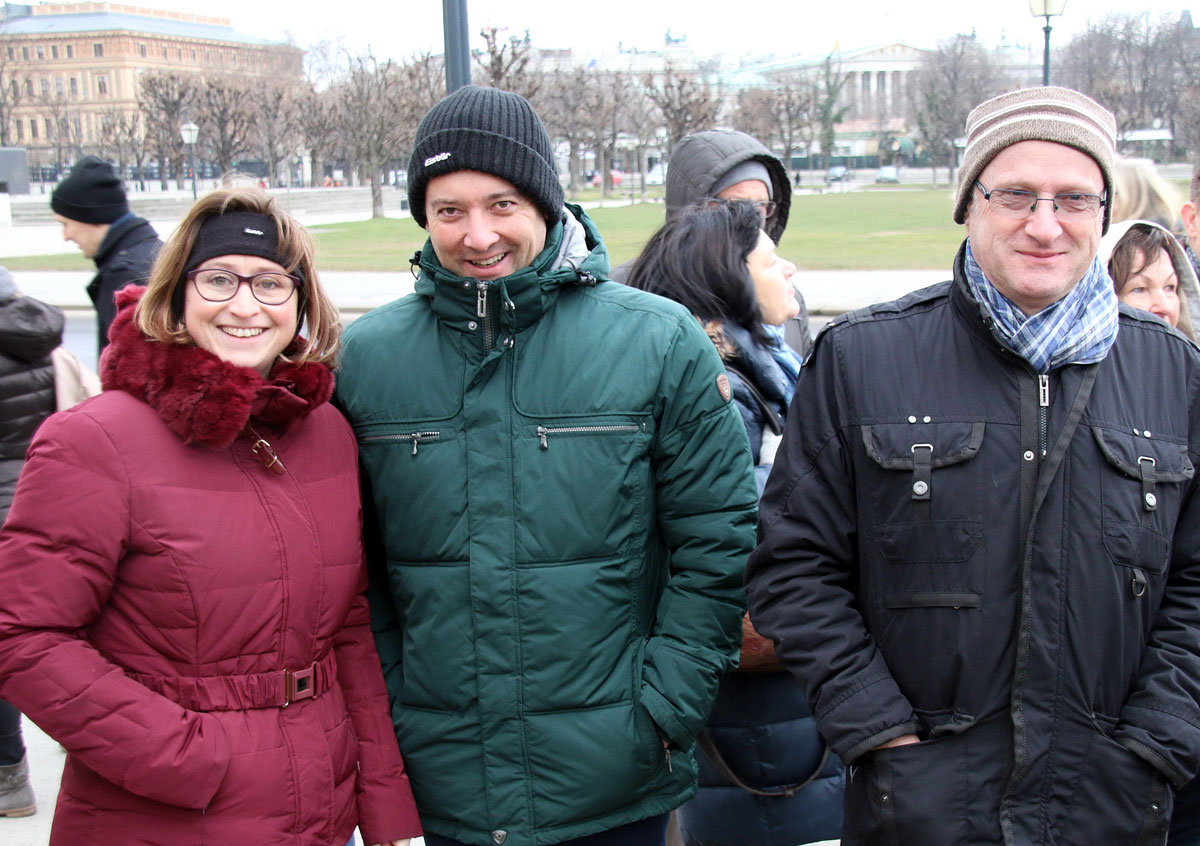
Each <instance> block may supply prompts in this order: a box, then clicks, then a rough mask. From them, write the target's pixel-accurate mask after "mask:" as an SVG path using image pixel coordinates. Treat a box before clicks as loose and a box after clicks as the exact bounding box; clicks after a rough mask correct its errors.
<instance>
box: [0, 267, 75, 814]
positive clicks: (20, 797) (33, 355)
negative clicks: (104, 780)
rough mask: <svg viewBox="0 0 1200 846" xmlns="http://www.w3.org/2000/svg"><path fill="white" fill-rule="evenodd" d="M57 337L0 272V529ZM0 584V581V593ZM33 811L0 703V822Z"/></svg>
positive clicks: (34, 303)
mask: <svg viewBox="0 0 1200 846" xmlns="http://www.w3.org/2000/svg"><path fill="white" fill-rule="evenodd" d="M62 332H63V313H62V311H60V310H59V309H57V308H55V307H54V306H52V305H47V304H46V303H43V302H41V301H40V300H35V299H34V298H33V297H25V296H22V295H21V294H20V292H19V291H17V286H16V283H15V282H14V281H13V277H12V274H11V273H9V272H8V270H7V269H6V268H3V267H0V524H2V523H3V522H4V519H5V518H6V517H7V516H8V506H9V505H10V504H11V503H12V498H13V492H14V491H15V490H16V487H17V477H18V476H19V475H20V473H21V467H22V466H23V465H24V464H25V450H26V449H28V448H29V442H30V441H31V440H32V439H33V433H34V431H35V430H36V429H37V427H38V426H39V425H40V424H41V422H42V421H43V420H45V419H46V418H47V417H49V416H50V415H51V414H53V413H54V365H53V364H52V363H51V361H50V353H51V352H52V351H53V350H54V348H55V347H57V346H58V345H59V344H61V343H62ZM3 585H4V582H3V580H0V589H3ZM36 810H37V803H36V802H35V801H34V795H33V787H32V785H31V784H30V782H29V765H28V762H27V761H26V757H25V744H24V742H23V741H22V739H21V714H20V712H19V711H17V709H16V708H14V707H13V706H12V705H10V704H9V703H8V702H5V701H4V700H2V699H0V817H27V816H29V815H30V814H32V813H34V812H35V811H36Z"/></svg>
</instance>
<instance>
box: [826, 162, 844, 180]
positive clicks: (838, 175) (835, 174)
mask: <svg viewBox="0 0 1200 846" xmlns="http://www.w3.org/2000/svg"><path fill="white" fill-rule="evenodd" d="M849 178H850V172H849V171H848V170H846V166H845V165H834V166H833V167H831V168H830V169H829V172H828V173H826V174H825V181H826V182H845V181H846V180H848V179H849Z"/></svg>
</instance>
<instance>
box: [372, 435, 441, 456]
mask: <svg viewBox="0 0 1200 846" xmlns="http://www.w3.org/2000/svg"><path fill="white" fill-rule="evenodd" d="M441 436H442V433H441V432H397V433H396V434H394V435H367V436H366V437H364V438H360V441H361V442H362V443H364V444H368V443H381V442H387V441H412V454H413V455H416V454H417V446H418V445H419V444H424V443H428V442H430V441H436V440H437V439H438V438H440V437H441Z"/></svg>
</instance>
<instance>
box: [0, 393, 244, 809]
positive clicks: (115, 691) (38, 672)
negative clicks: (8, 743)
mask: <svg viewBox="0 0 1200 846" xmlns="http://www.w3.org/2000/svg"><path fill="white" fill-rule="evenodd" d="M137 447H138V445H137V444H116V443H114V442H113V441H112V439H111V438H110V437H109V435H108V433H106V431H105V430H104V428H103V427H102V426H101V425H99V423H97V422H96V421H95V420H94V419H92V418H91V417H90V416H89V415H88V413H87V411H86V406H83V407H81V408H76V409H74V410H72V411H68V412H64V413H62V414H57V415H54V416H53V417H51V418H49V419H48V420H47V421H46V422H45V423H44V424H43V425H42V428H41V430H40V431H39V433H38V436H37V437H36V439H35V440H34V443H33V445H32V446H31V447H30V450H29V455H28V460H27V462H26V464H25V468H24V470H23V472H22V474H21V478H20V482H19V483H18V485H17V493H16V497H15V499H14V501H13V506H12V510H11V511H10V512H9V515H8V521H7V522H6V523H5V525H4V529H3V532H0V562H3V571H4V590H2V591H0V696H3V698H5V699H7V700H9V701H10V702H12V703H13V704H14V705H16V706H17V707H18V708H19V709H20V710H21V711H23V712H24V713H25V714H26V715H28V716H29V718H30V719H32V720H33V721H34V722H35V723H37V724H38V725H39V726H41V728H42V729H43V730H45V731H46V732H47V733H48V734H49V735H50V736H51V737H53V738H55V739H56V740H58V741H59V742H60V743H62V744H63V746H64V747H66V749H67V750H68V752H70V754H71V756H72V757H73V758H74V759H76V760H77V761H78V762H79V763H81V764H83V765H84V766H86V767H88V768H89V769H91V770H93V771H95V772H96V773H97V774H99V775H100V776H102V777H103V778H105V779H107V780H109V781H111V782H113V783H114V784H116V785H118V786H120V787H122V788H124V789H125V790H128V791H130V792H132V793H136V794H138V795H141V796H145V797H147V798H149V799H154V800H157V801H159V802H166V803H169V804H172V805H177V806H181V807H185V808H196V809H200V808H204V807H206V806H207V805H208V803H209V802H210V801H211V799H212V797H213V796H214V794H215V793H216V792H217V788H218V787H219V785H220V784H221V781H222V779H223V778H224V777H225V772H226V770H227V768H228V766H229V755H230V748H229V741H228V739H227V737H226V736H225V732H224V729H223V728H222V726H221V725H220V723H219V722H218V721H217V719H216V718H214V717H212V716H210V715H208V714H202V713H198V712H194V711H187V710H185V709H183V708H181V707H180V706H179V705H176V704H175V703H173V702H171V701H170V700H168V699H166V698H164V697H162V696H160V695H158V694H156V693H152V692H151V691H150V690H148V689H147V688H145V687H144V686H142V685H140V684H138V683H136V682H134V681H132V680H131V679H129V678H128V677H126V675H125V674H124V673H123V672H122V671H121V669H120V667H118V666H116V665H115V664H113V663H112V662H111V661H109V660H107V659H106V658H105V657H104V656H103V655H101V654H100V653H99V652H98V651H97V650H96V649H95V648H93V647H92V645H91V644H90V643H89V641H88V638H87V630H88V628H89V627H91V626H93V625H95V624H96V623H97V622H98V621H99V620H101V618H103V616H104V615H105V614H106V613H111V611H110V609H109V608H108V607H107V603H108V599H109V595H110V593H111V591H112V588H113V584H114V582H115V580H117V579H118V578H119V567H120V563H121V560H122V558H123V557H124V556H125V554H126V552H127V550H128V547H129V543H130V535H131V527H132V526H133V525H134V521H135V520H136V515H133V514H131V513H130V483H129V474H128V472H127V467H128V466H130V465H129V464H128V463H127V462H136V461H137V460H138V459H139V456H138V454H137ZM143 460H144V457H143Z"/></svg>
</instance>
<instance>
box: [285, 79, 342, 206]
mask: <svg viewBox="0 0 1200 846" xmlns="http://www.w3.org/2000/svg"><path fill="white" fill-rule="evenodd" d="M338 94H339V91H338V90H337V89H336V88H327V89H325V90H324V91H315V90H313V89H312V88H309V89H306V90H305V91H303V92H302V93H301V94H300V96H299V99H298V101H297V104H296V105H297V108H296V120H297V123H296V126H297V129H298V130H299V132H300V139H301V143H303V144H304V146H305V147H306V148H307V149H308V154H309V157H310V159H311V162H312V167H311V168H310V170H309V181H310V182H311V183H312V184H313V185H320V184H321V180H322V179H323V177H324V174H325V163H326V162H327V161H329V160H330V159H331V158H332V157H333V155H334V153H335V151H336V150H337V147H338V142H339V130H340V127H341V123H340V119H341V116H340V112H339V107H338V101H337V97H338Z"/></svg>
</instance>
